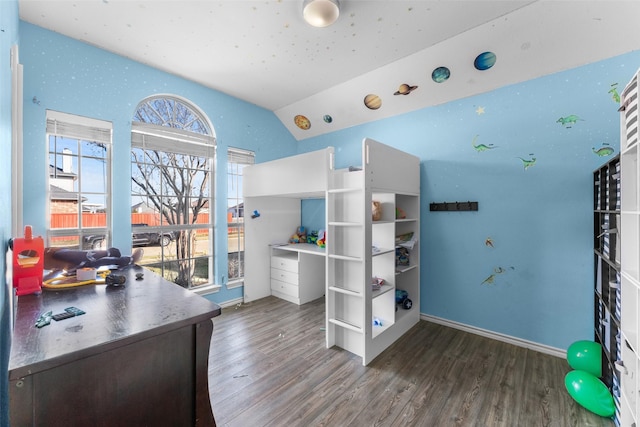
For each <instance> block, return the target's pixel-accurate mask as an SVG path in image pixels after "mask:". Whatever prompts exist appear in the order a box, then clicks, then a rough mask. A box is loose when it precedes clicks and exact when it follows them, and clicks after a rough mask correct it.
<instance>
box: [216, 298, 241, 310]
mask: <svg viewBox="0 0 640 427" xmlns="http://www.w3.org/2000/svg"><path fill="white" fill-rule="evenodd" d="M243 302H244V298H243V297H240V298H234V299H230V300H229V301H225V302H219V303H216V304H218V305H219V306H220V307H222V308H227V307H233V306H234V305H238V304H242V303H243Z"/></svg>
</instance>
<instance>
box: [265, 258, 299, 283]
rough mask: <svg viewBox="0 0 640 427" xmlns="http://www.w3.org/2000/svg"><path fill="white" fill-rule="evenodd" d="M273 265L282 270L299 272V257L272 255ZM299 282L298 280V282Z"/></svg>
mask: <svg viewBox="0 0 640 427" xmlns="http://www.w3.org/2000/svg"><path fill="white" fill-rule="evenodd" d="M271 267H272V268H277V269H280V270H286V271H291V272H293V273H297V272H298V258H297V257H296V258H292V257H284V256H272V257H271ZM296 283H297V282H296Z"/></svg>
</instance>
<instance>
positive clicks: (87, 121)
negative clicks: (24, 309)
mask: <svg viewBox="0 0 640 427" xmlns="http://www.w3.org/2000/svg"><path fill="white" fill-rule="evenodd" d="M52 136H59V137H63V138H68V139H75V140H78V141H88V142H99V143H102V144H104V145H105V148H106V156H105V161H106V165H105V174H106V177H105V180H106V182H105V191H106V193H105V207H104V210H105V213H106V226H105V227H100V228H98V227H91V228H85V227H83V224H82V220H81V217H79V218H78V226H77V227H71V228H55V229H52V228H51V186H50V185H49V182H50V175H49V167H50V164H49V163H50V162H49V143H50V137H52ZM112 140H113V124H112V123H111V122H108V121H104V120H99V119H94V118H90V117H84V116H78V115H74V114H68V113H63V112H60V111H54V110H47V111H46V147H47V156H46V159H47V161H46V168H47V187H46V197H47V199H46V200H47V209H46V215H47V218H46V224H47V245H48V246H52V243H51V240H52V237H61V236H72V235H74V236H75V235H77V236H78V238H79V241H78V245H79V249H83V239H84V236H86V235H96V234H101V235H104V236H105V237H106V239H107V244H110V242H111V218H112V203H111V199H112V197H111V173H112V172H111V171H112V157H111V156H112V154H111V152H112V147H113V143H112ZM81 157H83V156H81ZM77 179H78V180H81V176H80V175H78V178H77ZM78 188H79V189H80V190H79V192H78V195H79V196H78V214H79V215H81V214H82V203H81V200H82V194H83V193H82V184H81V183H80V184H79V186H78Z"/></svg>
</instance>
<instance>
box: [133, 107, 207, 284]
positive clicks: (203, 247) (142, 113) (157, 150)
mask: <svg viewBox="0 0 640 427" xmlns="http://www.w3.org/2000/svg"><path fill="white" fill-rule="evenodd" d="M131 139H132V141H131V147H132V148H131V194H132V204H133V205H132V207H131V223H132V232H133V236H132V240H133V244H134V245H144V246H145V249H144V256H143V258H142V260H141V261H140V262H139V264H141V265H144V266H146V267H147V268H150V269H152V270H154V271H156V272H158V273H159V274H162V275H163V276H164V277H165V278H166V279H168V280H170V281H173V282H175V283H177V284H179V285H180V286H183V287H185V288H189V289H191V288H195V287H199V286H203V285H209V284H213V281H214V280H213V278H214V274H213V272H214V267H213V241H214V239H213V210H212V209H211V207H212V206H213V188H214V186H213V177H214V160H215V138H214V136H213V135H212V131H211V127H210V126H209V124H208V120H207V119H206V117H205V116H204V114H202V113H200V112H199V110H198V109H197V108H196V107H195V106H193V105H190V103H188V102H187V101H185V100H182V99H179V98H176V97H171V96H157V97H151V98H148V99H146V100H144V101H143V102H141V103H140V104H139V105H138V108H137V110H136V113H135V115H134V118H133V123H132V138H131Z"/></svg>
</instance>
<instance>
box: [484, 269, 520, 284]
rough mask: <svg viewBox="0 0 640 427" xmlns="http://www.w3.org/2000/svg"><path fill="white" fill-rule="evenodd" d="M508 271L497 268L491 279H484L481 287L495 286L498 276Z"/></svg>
mask: <svg viewBox="0 0 640 427" xmlns="http://www.w3.org/2000/svg"><path fill="white" fill-rule="evenodd" d="M511 269H513V267H511ZM506 271H507V270H505V269H504V268H502V267H495V268H494V269H493V274H491V275H490V276H489V277H487V278H486V279H484V280H483V281H482V283H480V285H493V284H494V283H495V281H496V276H497V275H498V274H503V273H505V272H506Z"/></svg>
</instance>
